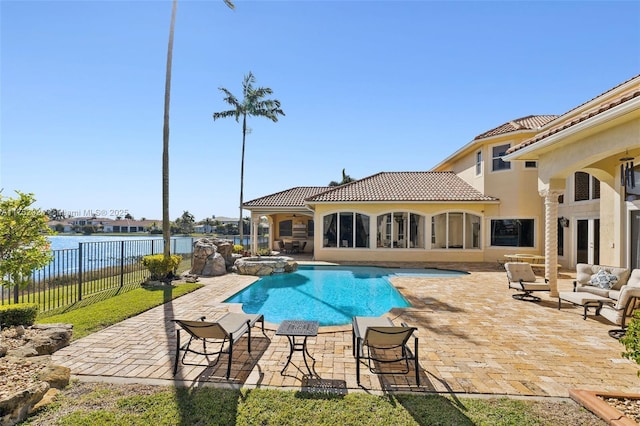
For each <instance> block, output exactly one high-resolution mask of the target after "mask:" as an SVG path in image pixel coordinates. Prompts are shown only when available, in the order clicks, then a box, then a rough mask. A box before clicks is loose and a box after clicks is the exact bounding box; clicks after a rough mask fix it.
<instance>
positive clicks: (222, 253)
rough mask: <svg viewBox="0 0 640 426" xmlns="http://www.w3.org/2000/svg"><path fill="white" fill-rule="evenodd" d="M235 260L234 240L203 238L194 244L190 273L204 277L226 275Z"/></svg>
mask: <svg viewBox="0 0 640 426" xmlns="http://www.w3.org/2000/svg"><path fill="white" fill-rule="evenodd" d="M234 261H235V260H234V258H233V242H232V241H230V240H220V239H217V238H215V239H211V238H201V239H199V240H197V241H196V242H195V243H194V244H193V265H192V266H191V271H190V274H192V275H199V276H203V277H215V276H220V275H224V274H226V273H227V269H228V268H230V267H231V266H232V265H233V262H234Z"/></svg>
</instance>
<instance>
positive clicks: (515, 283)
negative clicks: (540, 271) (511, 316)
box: [504, 262, 551, 302]
mask: <svg viewBox="0 0 640 426" xmlns="http://www.w3.org/2000/svg"><path fill="white" fill-rule="evenodd" d="M504 269H505V270H506V271H507V280H508V281H509V288H513V289H516V290H520V292H521V293H516V294H514V295H513V298H514V299H518V300H526V301H527V302H539V301H540V298H539V297H538V296H534V295H533V294H532V293H533V292H535V291H551V287H550V286H549V282H548V281H547V280H546V279H545V280H544V282H541V281H539V280H538V278H536V274H534V273H533V269H532V268H531V265H530V264H528V263H523V262H507V263H505V264H504Z"/></svg>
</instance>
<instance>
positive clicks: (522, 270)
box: [504, 262, 536, 283]
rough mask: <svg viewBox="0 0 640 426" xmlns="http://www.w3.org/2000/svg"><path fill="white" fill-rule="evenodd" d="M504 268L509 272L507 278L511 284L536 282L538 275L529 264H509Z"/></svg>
mask: <svg viewBox="0 0 640 426" xmlns="http://www.w3.org/2000/svg"><path fill="white" fill-rule="evenodd" d="M504 268H505V269H506V270H507V277H508V278H509V281H510V282H518V281H520V280H522V281H524V282H530V283H534V282H536V274H534V273H533V269H531V265H529V264H528V263H519V262H508V263H505V264H504Z"/></svg>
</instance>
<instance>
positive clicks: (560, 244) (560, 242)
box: [557, 218, 567, 256]
mask: <svg viewBox="0 0 640 426" xmlns="http://www.w3.org/2000/svg"><path fill="white" fill-rule="evenodd" d="M563 219H564V218H563ZM564 220H567V219H564ZM564 220H560V219H558V247H557V250H558V256H564Z"/></svg>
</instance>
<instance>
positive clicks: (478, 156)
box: [476, 151, 482, 176]
mask: <svg viewBox="0 0 640 426" xmlns="http://www.w3.org/2000/svg"><path fill="white" fill-rule="evenodd" d="M481 174H482V151H478V152H476V176H480V175H481Z"/></svg>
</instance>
